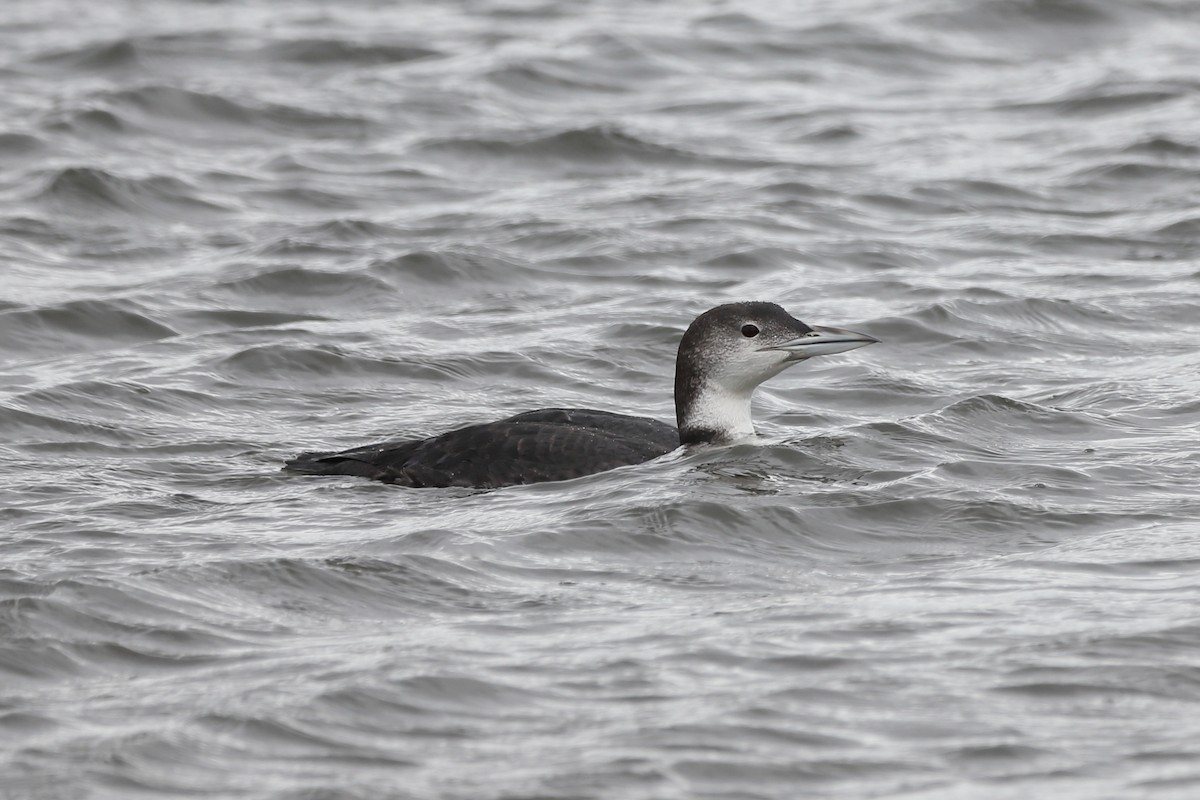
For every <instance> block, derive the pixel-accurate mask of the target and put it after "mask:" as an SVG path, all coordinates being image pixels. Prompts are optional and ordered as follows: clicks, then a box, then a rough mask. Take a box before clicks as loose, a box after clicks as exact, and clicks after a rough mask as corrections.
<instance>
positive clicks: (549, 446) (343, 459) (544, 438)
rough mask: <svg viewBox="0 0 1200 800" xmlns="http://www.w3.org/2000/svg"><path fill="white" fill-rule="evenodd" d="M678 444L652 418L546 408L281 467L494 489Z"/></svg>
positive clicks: (587, 470) (594, 468)
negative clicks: (421, 437) (495, 420)
mask: <svg viewBox="0 0 1200 800" xmlns="http://www.w3.org/2000/svg"><path fill="white" fill-rule="evenodd" d="M677 447H679V432H678V431H676V430H675V428H673V427H672V426H670V425H667V424H666V423H663V422H659V421H658V420H655V419H649V418H647V417H632V416H628V415H626V414H614V413H612V412H608V411H595V410H592V409H584V408H580V409H572V408H543V409H539V410H537V411H527V412H525V413H523V414H517V415H516V416H512V417H509V418H507V419H502V420H499V421H497V422H487V423H483V424H480V425H468V426H467V427H465V428H459V429H457V430H453V431H449V432H447V433H443V434H440V435H438V436H432V437H430V438H428V439H410V440H395V441H389V442H383V443H382V444H376V445H368V446H366V447H357V448H354V449H351V450H343V451H340V452H332V453H302V454H301V455H299V456H297V457H296V458H294V459H292V460H291V461H288V462H287V464H286V468H287V469H290V470H293V471H295V472H302V473H305V474H308V475H356V476H358V477H362V478H371V479H373V480H378V481H383V482H384V483H393V484H397V485H400V486H410V487H413V488H426V487H444V486H465V487H474V488H478V489H495V488H499V487H501V486H511V485H515V484H524V483H540V482H542V481H561V480H568V479H570V478H579V477H582V476H584V475H591V474H592V473H595V472H604V471H606V470H610V469H615V468H617V467H624V466H628V465H630V464H641V463H642V462H644V461H649V460H650V459H653V458H657V457H658V456H661V455H664V454H666V453H669V452H671V451H672V450H674V449H675V448H677Z"/></svg>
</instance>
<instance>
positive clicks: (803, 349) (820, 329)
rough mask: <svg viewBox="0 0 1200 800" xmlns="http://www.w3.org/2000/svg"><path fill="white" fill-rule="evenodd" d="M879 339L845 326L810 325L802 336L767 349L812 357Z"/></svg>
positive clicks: (863, 345)
mask: <svg viewBox="0 0 1200 800" xmlns="http://www.w3.org/2000/svg"><path fill="white" fill-rule="evenodd" d="M878 341H879V340H878V339H876V338H875V337H874V336H868V335H867V334H865V333H858V332H857V331H848V330H846V329H845V328H827V327H824V326H821V325H814V326H812V330H811V331H809V332H808V333H806V334H804V335H803V336H801V337H799V338H796V339H792V340H791V341H788V342H783V343H782V344H777V345H775V346H774V347H768V348H765V349H767V350H783V351H784V352H786V353H788V354H789V355H790V356H791V357H792V358H793V359H800V358H812V357H813V356H831V355H833V354H834V353H845V352H848V351H850V350H857V349H858V348H860V347H866V346H867V345H869V344H875V343H877V342H878Z"/></svg>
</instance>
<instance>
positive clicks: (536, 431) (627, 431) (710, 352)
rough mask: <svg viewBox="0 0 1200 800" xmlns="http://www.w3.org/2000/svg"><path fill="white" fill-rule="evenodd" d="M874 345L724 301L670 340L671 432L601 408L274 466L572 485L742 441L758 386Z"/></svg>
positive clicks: (389, 478) (471, 482)
mask: <svg viewBox="0 0 1200 800" xmlns="http://www.w3.org/2000/svg"><path fill="white" fill-rule="evenodd" d="M876 341H878V340H876V339H874V338H872V337H870V336H867V335H866V334H861V333H855V332H853V331H846V330H841V329H838V328H820V327H810V326H809V325H806V324H804V323H803V322H801V321H800V320H798V319H795V318H794V317H792V316H791V315H789V314H788V313H787V312H786V311H784V310H783V309H782V308H780V307H779V306H778V305H776V304H774V303H762V302H753V303H730V304H727V305H722V306H717V307H716V308H713V309H710V310H709V311H706V312H705V313H703V314H701V315H700V316H699V317H697V318H696V319H695V321H693V322H692V324H691V325H690V326H689V327H688V330H687V332H686V333H684V336H683V339H682V341H681V342H680V345H679V353H678V356H677V357H676V367H675V409H676V421H677V423H678V428H675V427H672V426H670V425H668V424H666V423H664V422H660V421H658V420H655V419H650V418H648V417H636V416H630V415H627V414H617V413H613V412H609V411H597V410H593V409H580V408H543V409H538V410H536V411H527V412H524V413H522V414H517V415H515V416H512V417H508V418H506V419H502V420H498V421H495V422H485V423H480V424H476V425H468V426H466V427H463V428H458V429H456V430H452V431H448V432H446V433H442V434H439V435H436V436H431V437H429V438H426V439H397V440H391V441H386V442H382V443H380V444H373V445H367V446H365V447H357V448H353V449H350V450H342V451H339V452H318V453H303V454H301V455H299V456H297V457H296V458H294V459H292V460H290V461H288V462H287V463H286V465H285V469H288V470H291V471H294V472H301V473H306V474H310V475H356V476H359V477H364V478H371V479H374V480H379V481H384V482H386V483H394V484H398V485H402V486H409V487H413V488H426V487H439V486H467V487H475V488H487V489H492V488H498V487H501V486H510V485H516V484H526V483H540V482H543V481H558V480H567V479H570V478H578V477H581V476H583V475H590V474H592V473H596V472H603V471H606V470H610V469H615V468H616V467H622V466H627V465H630V464H640V463H642V462H645V461H649V460H651V459H654V458H657V457H659V456H661V455H665V454H666V453H669V452H671V451H672V450H675V449H676V448H678V447H680V446H681V445H688V444H698V443H716V444H720V443H728V442H732V441H737V440H739V439H743V438H746V437H749V436H753V435H754V425H753V422H752V421H751V415H750V398H751V395H752V394H753V392H754V389H755V388H756V387H757V386H758V385H759V384H760V383H762V382H763V381H764V380H766V379H767V378H770V377H772V376H773V375H776V374H778V373H779V372H781V371H783V370H784V369H786V368H787V367H788V366H789V365H791V364H793V363H796V362H798V361H802V360H804V359H807V358H811V357H813V356H816V355H827V354H831V353H840V352H845V351H847V350H853V349H856V348H859V347H865V346H866V345H868V344H872V343H874V342H876Z"/></svg>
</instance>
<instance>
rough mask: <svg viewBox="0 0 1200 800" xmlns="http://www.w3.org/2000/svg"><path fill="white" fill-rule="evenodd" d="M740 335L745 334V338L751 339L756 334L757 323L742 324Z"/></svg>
mask: <svg viewBox="0 0 1200 800" xmlns="http://www.w3.org/2000/svg"><path fill="white" fill-rule="evenodd" d="M742 336H745V337H746V338H747V339H753V338H754V337H755V336H758V326H757V325H743V326H742Z"/></svg>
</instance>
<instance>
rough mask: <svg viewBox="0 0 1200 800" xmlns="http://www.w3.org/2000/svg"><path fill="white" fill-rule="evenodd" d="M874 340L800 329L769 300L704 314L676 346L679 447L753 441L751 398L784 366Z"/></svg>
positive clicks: (832, 330)
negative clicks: (698, 443)
mask: <svg viewBox="0 0 1200 800" xmlns="http://www.w3.org/2000/svg"><path fill="white" fill-rule="evenodd" d="M877 341H879V340H878V339H875V338H874V337H871V336H868V335H866V334H865V333H856V332H854V331H848V330H843V329H841V328H826V327H820V326H812V325H806V324H805V323H803V322H801V321H800V320H798V319H796V318H795V317H793V316H792V315H791V314H789V313H787V312H786V311H784V310H783V309H782V308H781V307H780V306H778V305H776V304H775V303H764V302H750V303H729V304H727V305H722V306H717V307H716V308H711V309H709V310H708V311H705V312H704V313H703V314H701V315H700V316H698V317H696V319H695V320H694V321H693V322H692V324H691V325H690V326H689V327H688V329H687V332H686V333H684V335H683V340H682V341H681V342H680V343H679V355H678V357H677V360H676V362H675V417H676V421H677V423H678V425H679V438H680V441H681V442H682V443H683V444H692V443H695V442H728V441H734V440H736V439H740V438H744V437H748V436H753V435H754V425H753V423H752V421H751V419H750V397H751V395H752V394H753V393H754V390H755V388H757V387H758V385H759V384H760V383H762V382H763V381H765V380H767V379H768V378H771V377H773V376H775V375H778V374H779V373H780V372H782V371H783V370H784V369H786V368H787V367H788V366H789V365H790V364H794V363H796V362H799V361H803V360H805V359H808V358H812V357H813V356H823V355H832V354H833V353H844V352H847V351H849V350H855V349H857V348H859V347H866V346H867V345H869V344H873V343H875V342H877Z"/></svg>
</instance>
